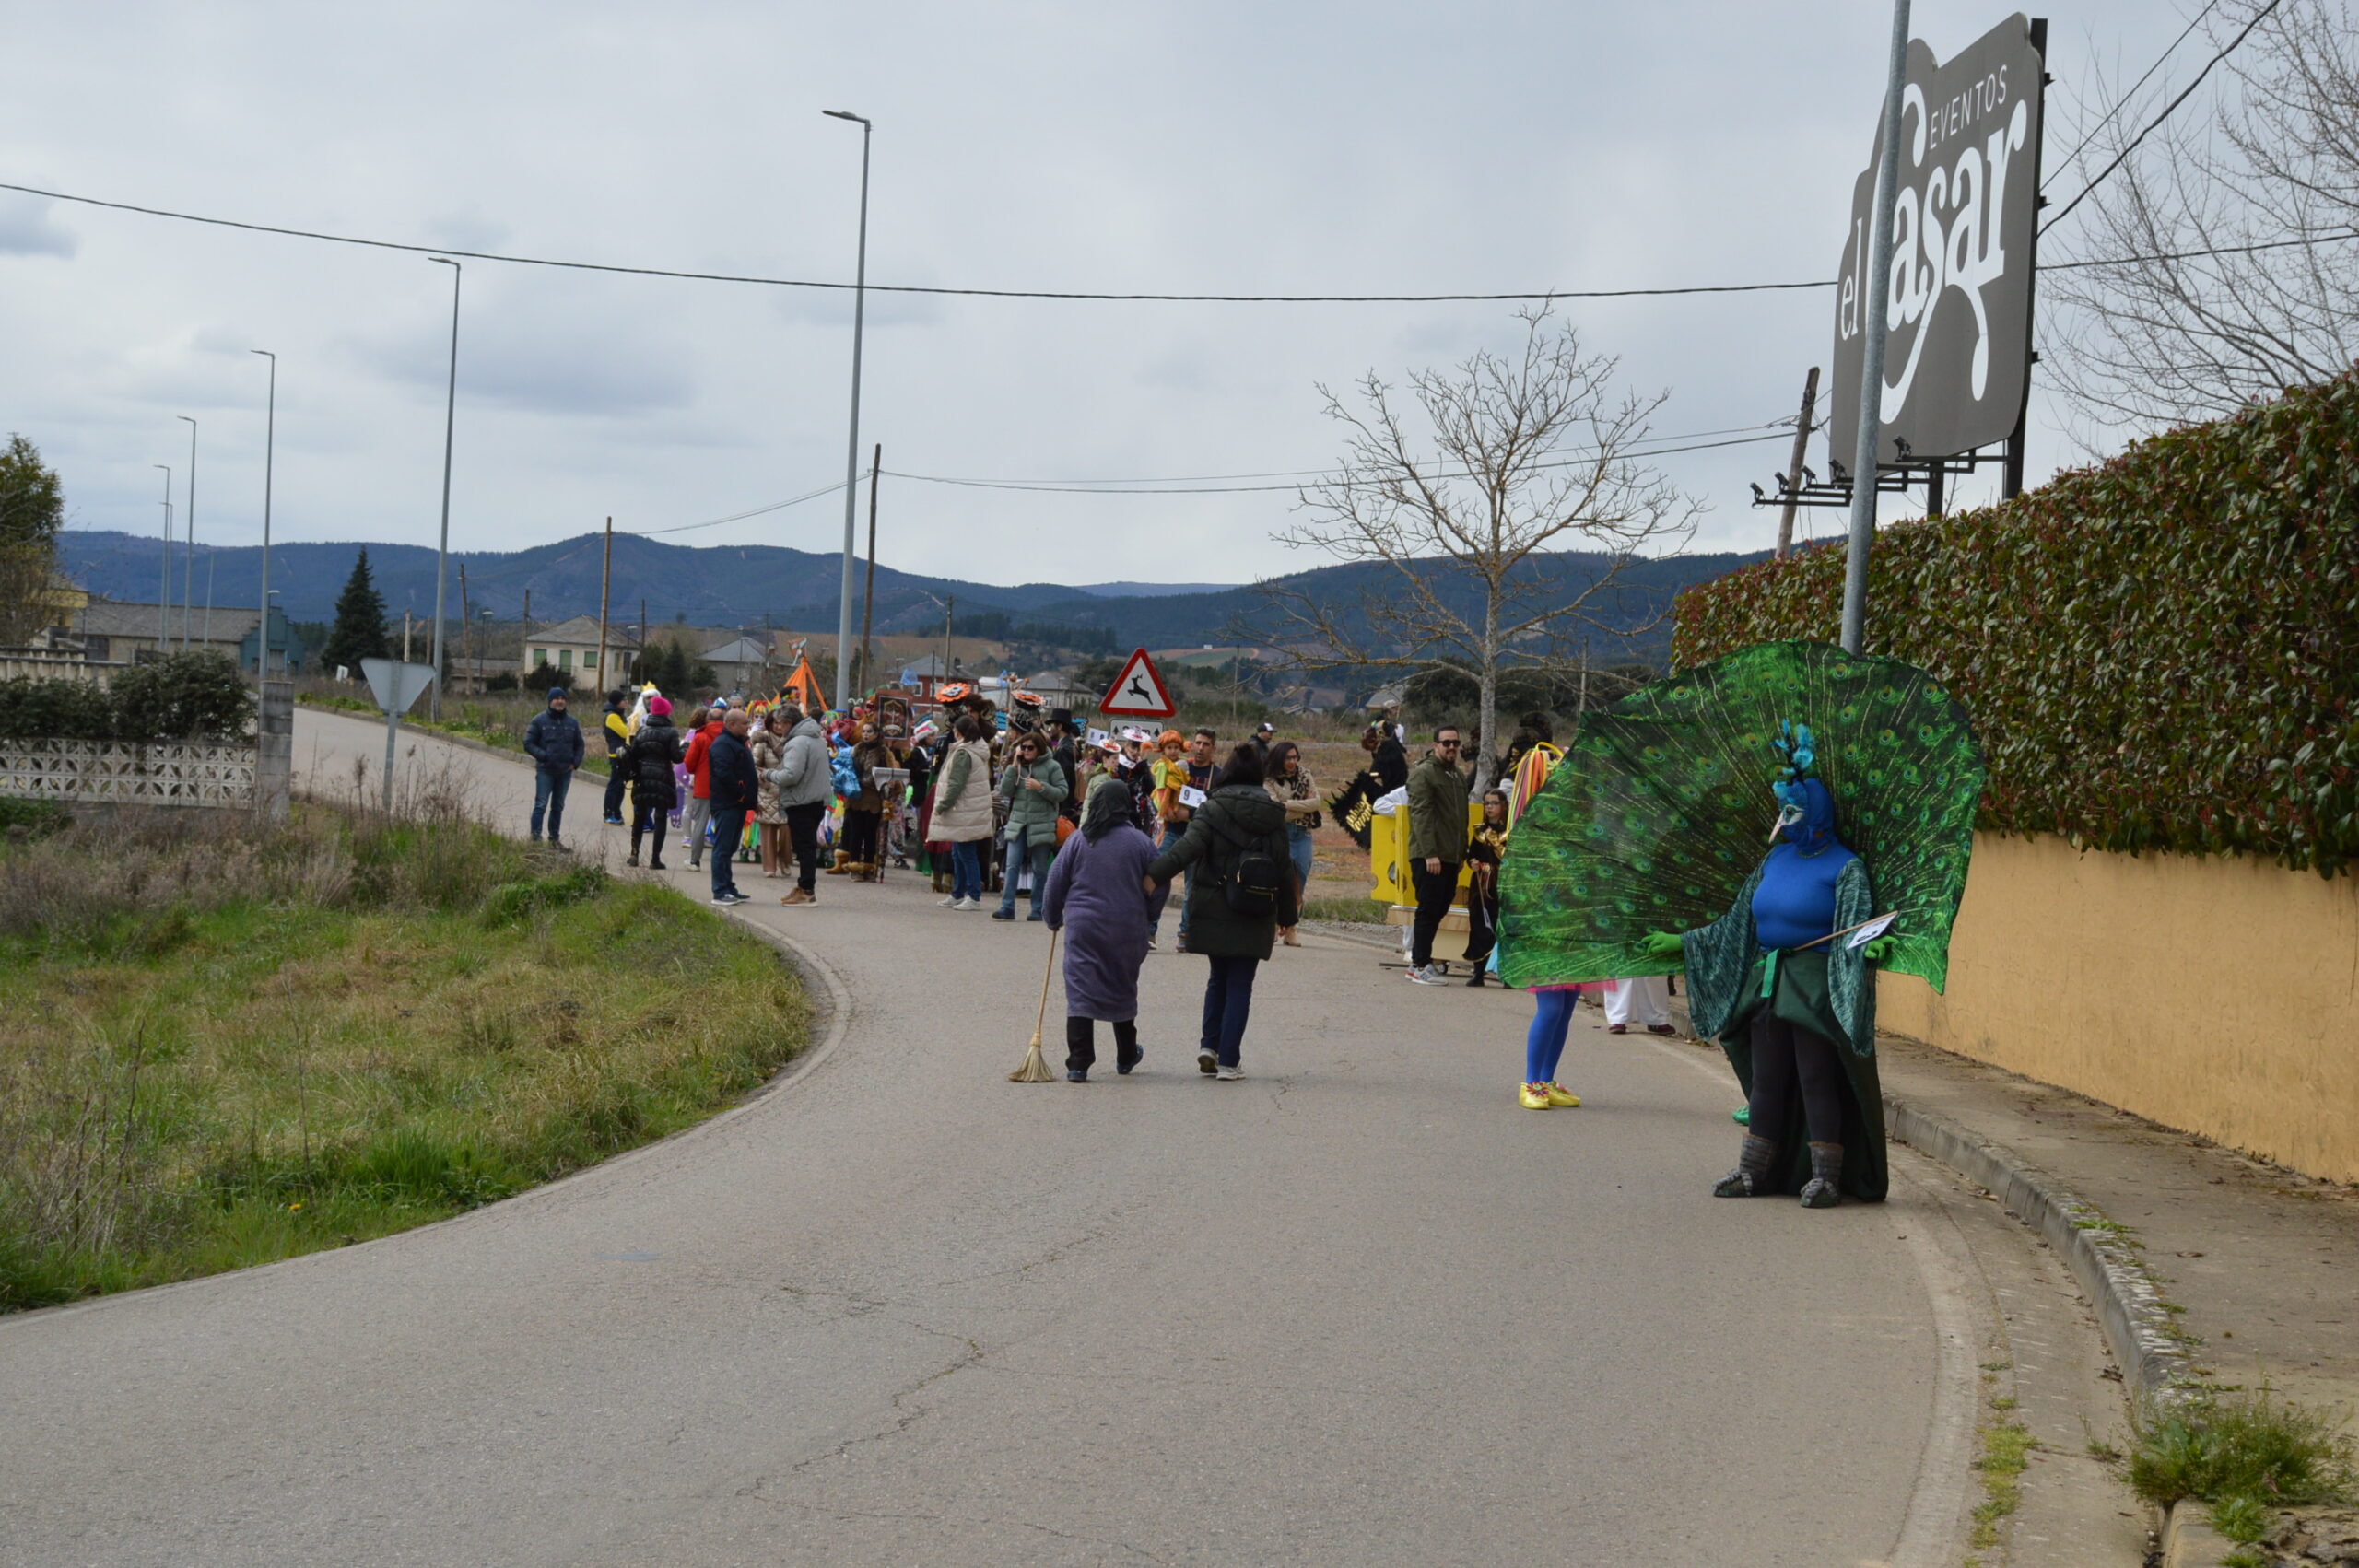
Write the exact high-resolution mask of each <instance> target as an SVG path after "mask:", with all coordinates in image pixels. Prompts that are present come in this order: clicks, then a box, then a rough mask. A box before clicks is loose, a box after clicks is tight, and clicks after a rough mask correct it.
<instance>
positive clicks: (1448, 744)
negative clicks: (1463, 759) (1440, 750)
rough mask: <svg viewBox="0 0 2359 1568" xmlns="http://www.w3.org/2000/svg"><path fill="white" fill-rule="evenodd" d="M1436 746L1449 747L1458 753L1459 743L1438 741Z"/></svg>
mask: <svg viewBox="0 0 2359 1568" xmlns="http://www.w3.org/2000/svg"><path fill="white" fill-rule="evenodd" d="M1434 744H1436V745H1438V746H1447V747H1449V749H1450V750H1451V751H1456V750H1457V749H1458V743H1457V742H1456V741H1436V742H1435V743H1434Z"/></svg>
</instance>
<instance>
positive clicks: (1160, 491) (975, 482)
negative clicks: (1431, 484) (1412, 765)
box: [885, 420, 1792, 496]
mask: <svg viewBox="0 0 2359 1568" xmlns="http://www.w3.org/2000/svg"><path fill="white" fill-rule="evenodd" d="M1786 423H1787V424H1791V423H1792V421H1791V420H1787V421H1786ZM1784 439H1786V437H1785V432H1784V431H1782V430H1777V431H1771V432H1770V433H1768V434H1766V435H1760V436H1740V437H1737V438H1735V439H1731V440H1724V441H1697V442H1694V443H1692V444H1690V445H1686V446H1670V447H1654V448H1648V449H1645V450H1637V451H1628V452H1625V453H1623V454H1621V455H1623V456H1625V457H1632V458H1640V457H1670V456H1672V455H1673V454H1674V453H1678V452H1691V451H1710V450H1712V449H1714V448H1718V447H1742V446H1750V445H1752V444H1754V443H1755V442H1757V441H1782V440H1784ZM1594 455H1596V454H1594V453H1591V454H1590V456H1594ZM1585 461H1587V460H1586V459H1584V458H1567V459H1566V460H1565V461H1564V462H1543V463H1535V464H1533V465H1532V466H1534V467H1535V468H1570V467H1573V466H1574V465H1575V464H1577V463H1579V462H1585ZM885 472H886V473H887V474H891V475H892V476H893V477H894V478H896V479H914V480H918V481H920V482H921V483H923V484H928V485H957V486H965V487H967V488H970V489H980V490H1025V491H1031V492H1035V493H1043V494H1048V495H1056V496H1237V495H1248V494H1253V493H1257V492H1262V491H1270V490H1297V489H1300V488H1301V486H1300V485H1299V484H1291V485H1206V486H1186V487H1174V486H1148V487H1142V488H1134V489H1114V488H1108V487H1105V486H1093V485H1054V484H1025V483H1018V482H1014V481H1010V480H1004V479H960V478H954V477H952V476H950V475H947V474H904V473H902V472H900V471H899V470H898V469H892V468H888V469H886V471H885ZM1305 472H1307V473H1308V472H1320V473H1329V474H1332V472H1333V470H1332V469H1330V470H1320V471H1305ZM1428 477H1429V478H1434V479H1472V478H1474V477H1477V476H1476V475H1474V474H1467V473H1463V472H1457V473H1449V474H1430V475H1428Z"/></svg>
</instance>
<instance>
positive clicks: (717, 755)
mask: <svg viewBox="0 0 2359 1568" xmlns="http://www.w3.org/2000/svg"><path fill="white" fill-rule="evenodd" d="M708 777H709V778H710V779H711V780H712V783H711V790H712V809H713V810H714V811H716V812H725V811H727V812H750V811H754V810H756V809H757V808H758V807H759V806H760V805H761V803H762V777H761V775H760V774H758V773H757V772H755V771H754V748H753V747H751V746H749V745H747V744H746V743H745V742H744V741H742V740H740V739H738V738H737V737H736V736H734V735H733V734H731V733H730V732H729V731H726V730H723V731H722V732H721V733H720V734H718V735H716V736H714V737H713V741H712V761H711V763H710V767H709V771H708Z"/></svg>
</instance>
